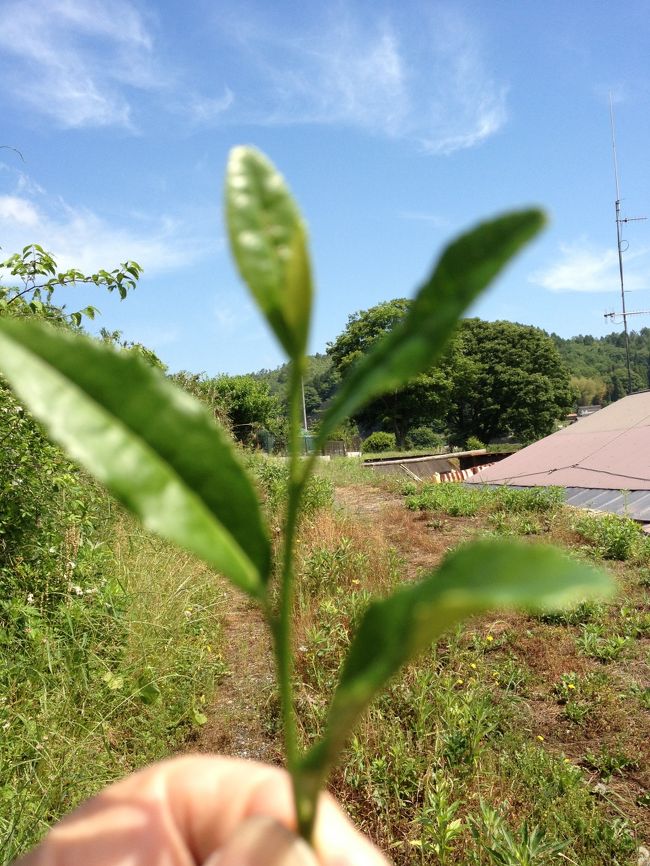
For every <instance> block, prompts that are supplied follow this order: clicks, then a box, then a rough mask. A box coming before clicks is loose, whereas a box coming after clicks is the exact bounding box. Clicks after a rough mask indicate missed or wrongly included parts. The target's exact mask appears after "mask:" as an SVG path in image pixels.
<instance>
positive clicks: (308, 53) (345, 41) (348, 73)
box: [219, 5, 507, 154]
mask: <svg viewBox="0 0 650 866" xmlns="http://www.w3.org/2000/svg"><path fill="white" fill-rule="evenodd" d="M418 23H419V24H421V26H420V27H419V29H418V30H417V31H416V32H414V31H413V30H408V29H407V28H406V27H403V26H399V25H397V24H395V23H394V22H393V21H391V20H388V19H379V18H378V17H377V16H375V18H374V20H372V21H371V20H369V19H367V18H364V19H363V20H361V19H359V20H357V19H355V18H354V17H353V16H352V14H351V13H350V12H349V11H347V12H346V11H345V10H343V9H342V8H341V6H339V5H337V7H336V12H335V13H331V14H330V17H329V18H326V19H325V20H324V21H319V22H318V24H317V26H315V27H314V28H313V30H312V31H311V32H303V33H302V34H295V33H294V34H292V35H291V36H290V37H289V36H286V35H285V34H283V33H279V32H277V31H276V30H275V29H274V28H273V27H272V26H264V25H263V24H262V23H261V20H260V16H259V15H257V16H255V20H254V21H252V20H251V18H250V17H248V18H247V19H246V20H238V21H236V22H235V23H234V24H233V22H232V20H230V21H228V22H224V21H222V20H220V21H219V26H221V27H222V29H223V30H224V36H225V38H226V39H227V40H228V43H229V44H232V43H236V44H238V45H239V49H240V52H241V55H242V62H243V63H244V64H245V68H246V70H247V75H248V76H249V80H248V82H247V87H246V88H245V89H242V91H241V93H240V92H239V91H235V96H236V98H237V109H236V110H235V111H231V112H230V120H231V121H236V122H241V123H258V124H267V125H286V124H305V123H312V124H313V123H316V124H319V123H320V124H343V125H348V126H352V127H357V128H361V129H364V130H367V131H370V132H372V133H375V134H381V135H385V136H388V137H391V138H405V139H410V140H414V141H416V142H417V143H418V144H419V145H420V146H421V147H422V149H424V150H425V151H428V152H431V153H441V154H445V153H452V152H453V151H456V150H460V149H463V148H468V147H474V146H476V145H478V144H480V143H481V142H482V141H484V140H485V139H487V138H488V137H490V136H491V135H493V134H494V133H495V132H497V131H498V130H499V129H500V128H501V127H502V126H503V124H504V123H505V122H506V119H507V110H506V95H507V87H506V86H505V85H504V84H502V83H499V82H497V81H496V80H495V79H494V76H493V75H492V74H491V73H490V70H489V69H488V67H487V64H486V62H485V60H484V57H483V49H482V45H481V40H480V38H479V35H478V33H477V32H476V30H475V29H474V27H473V25H472V24H470V22H469V21H468V20H466V19H464V18H462V17H461V16H460V15H459V13H457V12H453V11H451V10H450V9H446V8H444V7H442V6H441V7H438V8H437V9H436V10H435V12H432V13H431V15H430V17H428V18H427V17H423V18H422V20H421V21H419V22H418Z"/></svg>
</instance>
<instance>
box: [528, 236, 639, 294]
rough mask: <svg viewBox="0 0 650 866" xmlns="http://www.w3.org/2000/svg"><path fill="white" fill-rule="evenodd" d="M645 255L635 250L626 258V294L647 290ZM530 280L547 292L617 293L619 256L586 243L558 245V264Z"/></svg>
mask: <svg viewBox="0 0 650 866" xmlns="http://www.w3.org/2000/svg"><path fill="white" fill-rule="evenodd" d="M647 253H648V251H647V250H638V251H635V252H634V253H627V254H626V255H625V260H624V261H625V288H626V290H627V291H635V290H640V289H648V288H650V264H649V263H648V255H647ZM630 263H631V267H630V266H629V265H630ZM529 279H530V282H531V283H534V284H535V285H538V286H542V287H543V288H545V289H548V290H549V291H550V292H616V291H619V290H620V278H619V271H618V253H617V252H616V250H615V249H612V248H606V247H603V248H596V247H593V246H592V245H590V244H589V243H588V242H587V241H586V240H581V241H578V242H577V243H573V244H560V254H559V256H558V260H557V261H556V262H555V263H554V264H552V265H550V266H549V267H547V268H543V269H540V270H538V271H535V272H534V273H533V274H531V275H530V278H529Z"/></svg>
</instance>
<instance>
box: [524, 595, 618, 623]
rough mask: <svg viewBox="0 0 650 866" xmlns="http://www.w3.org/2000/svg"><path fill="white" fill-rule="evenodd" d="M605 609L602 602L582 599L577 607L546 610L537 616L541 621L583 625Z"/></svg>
mask: <svg viewBox="0 0 650 866" xmlns="http://www.w3.org/2000/svg"><path fill="white" fill-rule="evenodd" d="M603 609H604V608H603V605H602V604H599V603H598V602H595V601H592V600H591V599H589V600H585V601H581V602H579V603H578V604H577V605H575V607H569V608H567V609H566V610H558V611H544V612H543V613H541V614H537V615H536V616H537V618H538V619H539V620H541V622H547V623H553V624H555V625H583V624H584V623H587V622H591V621H592V620H593V619H595V618H596V617H598V616H600V614H601V613H602V611H603Z"/></svg>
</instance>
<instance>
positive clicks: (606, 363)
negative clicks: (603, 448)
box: [551, 328, 650, 404]
mask: <svg viewBox="0 0 650 866" xmlns="http://www.w3.org/2000/svg"><path fill="white" fill-rule="evenodd" d="M551 336H552V338H553V340H554V341H555V344H556V346H557V348H558V350H559V352H560V355H561V356H562V359H563V360H564V362H565V364H566V365H567V367H568V368H569V371H570V373H571V377H572V384H573V385H574V386H575V387H576V388H577V390H578V392H579V402H580V403H582V404H589V403H600V402H610V401H612V400H618V399H619V397H623V396H625V394H626V393H627V367H626V363H625V336H624V334H623V332H622V331H620V332H615V333H612V334H607V336H605V337H598V338H596V337H592V336H590V335H589V334H587V335H585V336H582V335H580V336H578V337H571V338H570V339H568V340H565V339H563V338H562V337H558V336H557V334H551ZM630 365H631V368H632V390H633V391H638V390H641V389H644V388H648V387H650V328H641V330H640V331H638V332H637V331H632V332H631V333H630Z"/></svg>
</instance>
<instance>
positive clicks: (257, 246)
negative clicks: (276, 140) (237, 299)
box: [226, 147, 312, 362]
mask: <svg viewBox="0 0 650 866" xmlns="http://www.w3.org/2000/svg"><path fill="white" fill-rule="evenodd" d="M226 222H227V226H228V233H229V236H230V245H231V249H232V252H233V256H234V258H235V261H236V263H237V267H238V268H239V272H240V274H241V276H242V279H243V280H244V282H245V283H246V284H247V285H248V287H249V288H250V290H251V292H252V293H253V297H254V298H255V300H256V301H257V304H258V306H259V307H260V309H261V310H262V312H263V313H264V315H265V316H266V319H267V321H268V323H269V325H270V326H271V328H272V329H273V331H274V333H275V335H276V337H277V338H278V340H279V341H280V343H281V344H282V346H283V347H284V349H285V351H286V353H287V355H289V357H290V358H291V359H292V360H294V361H295V360H297V359H300V361H301V362H302V358H303V355H304V352H305V347H306V345H307V337H308V333H309V317H310V313H311V296H312V286H311V275H310V265H309V254H308V252H307V232H306V229H305V225H304V222H303V220H302V217H301V215H300V212H299V211H298V208H297V207H296V204H295V202H294V200H293V198H292V196H291V193H290V192H289V190H288V188H287V186H286V184H285V182H284V178H283V177H282V175H281V174H280V173H279V172H278V171H277V170H276V169H275V167H274V166H273V165H272V164H271V163H270V162H269V160H268V159H267V158H266V157H265V156H264V155H263V154H261V153H260V152H259V151H257V150H255V149H254V148H250V147H235V148H233V150H232V151H231V153H230V159H229V161H228V171H227V174H226Z"/></svg>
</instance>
